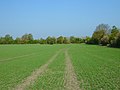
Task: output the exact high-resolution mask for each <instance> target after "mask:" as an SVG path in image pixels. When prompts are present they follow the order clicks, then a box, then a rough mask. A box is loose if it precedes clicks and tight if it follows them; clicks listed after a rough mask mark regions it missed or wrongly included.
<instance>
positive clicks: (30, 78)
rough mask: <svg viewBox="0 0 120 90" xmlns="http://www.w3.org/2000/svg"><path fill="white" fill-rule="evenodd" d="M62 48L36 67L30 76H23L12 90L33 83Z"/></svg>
mask: <svg viewBox="0 0 120 90" xmlns="http://www.w3.org/2000/svg"><path fill="white" fill-rule="evenodd" d="M61 51H62V50H59V51H57V52H56V53H55V54H54V55H53V56H52V57H51V58H50V59H49V60H48V62H47V63H46V64H44V65H42V66H41V67H40V68H38V69H36V70H35V71H33V72H32V73H31V75H30V76H28V77H27V78H25V79H24V80H23V81H22V83H21V84H19V85H17V86H16V87H15V88H14V89H13V90H25V89H26V87H29V86H30V85H33V83H34V82H35V81H36V79H37V78H38V77H40V76H41V75H42V74H44V73H45V72H46V71H47V69H48V65H49V64H50V63H52V61H53V60H54V59H55V58H56V57H57V56H58V54H59V53H60V52H61Z"/></svg>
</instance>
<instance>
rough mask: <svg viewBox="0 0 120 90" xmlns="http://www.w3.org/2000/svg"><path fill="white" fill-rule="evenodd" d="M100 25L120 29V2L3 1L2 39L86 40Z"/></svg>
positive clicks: (0, 1) (0, 5) (0, 8)
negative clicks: (84, 38) (29, 35)
mask: <svg viewBox="0 0 120 90" xmlns="http://www.w3.org/2000/svg"><path fill="white" fill-rule="evenodd" d="M101 23H104V24H109V25H110V26H113V25H116V26H117V27H120V0H0V36H4V35H6V34H10V35H12V36H13V37H14V38H16V37H21V36H22V35H23V34H26V33H32V34H33V36H34V38H41V37H43V38H46V37H47V36H55V37H58V36H61V35H63V36H67V37H69V36H78V37H82V36H83V37H85V36H91V35H92V33H93V32H94V30H95V28H96V26H97V25H99V24H101Z"/></svg>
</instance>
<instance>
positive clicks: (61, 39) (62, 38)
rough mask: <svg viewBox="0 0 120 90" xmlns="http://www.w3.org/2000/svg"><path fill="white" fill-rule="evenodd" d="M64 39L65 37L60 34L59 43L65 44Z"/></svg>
mask: <svg viewBox="0 0 120 90" xmlns="http://www.w3.org/2000/svg"><path fill="white" fill-rule="evenodd" d="M63 41H64V37H63V36H60V37H58V38H57V43H58V44H63Z"/></svg>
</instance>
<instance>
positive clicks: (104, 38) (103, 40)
mask: <svg viewBox="0 0 120 90" xmlns="http://www.w3.org/2000/svg"><path fill="white" fill-rule="evenodd" d="M100 43H101V44H102V45H103V46H105V45H107V44H108V43H109V37H108V35H105V36H103V38H101V42H100Z"/></svg>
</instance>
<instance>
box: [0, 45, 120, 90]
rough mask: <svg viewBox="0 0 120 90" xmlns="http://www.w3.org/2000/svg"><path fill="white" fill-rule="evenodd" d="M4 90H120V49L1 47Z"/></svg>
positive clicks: (0, 74)
mask: <svg viewBox="0 0 120 90" xmlns="http://www.w3.org/2000/svg"><path fill="white" fill-rule="evenodd" d="M0 90H120V49H117V48H108V47H101V46H95V45H85V44H68V45H39V44H38V45H37V44H36V45H0Z"/></svg>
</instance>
